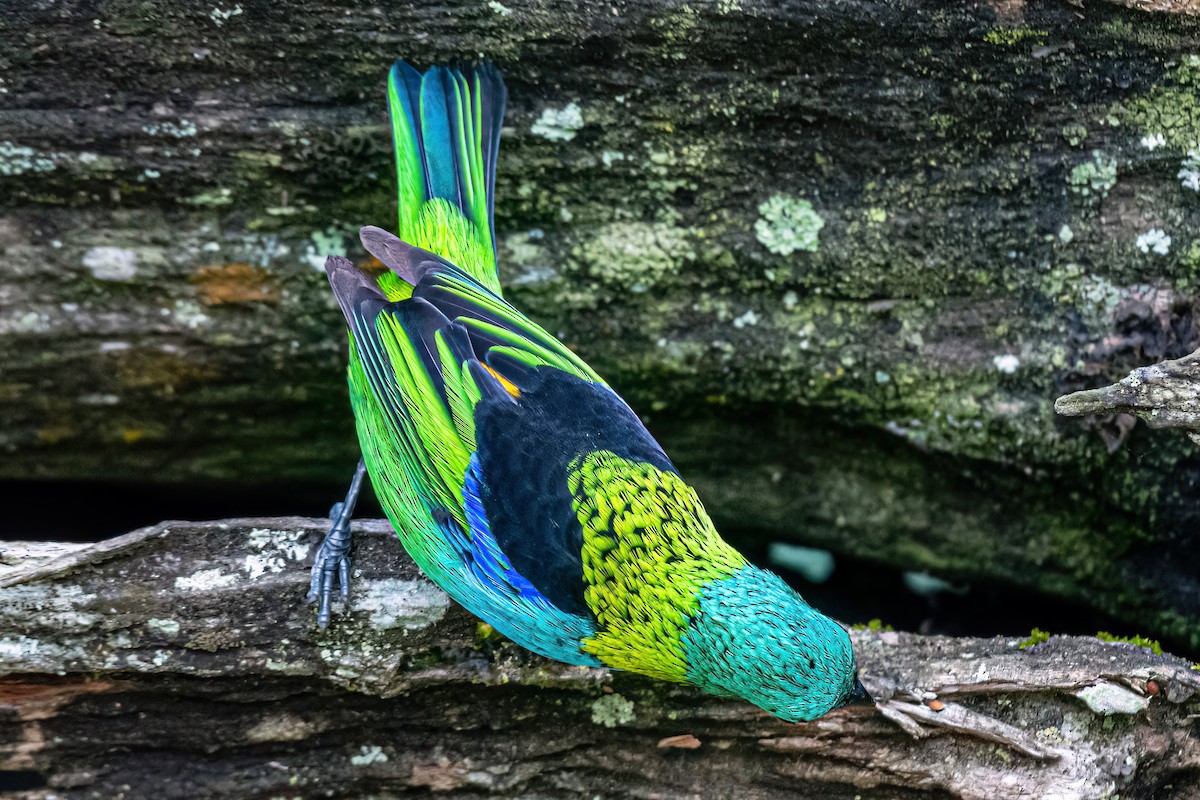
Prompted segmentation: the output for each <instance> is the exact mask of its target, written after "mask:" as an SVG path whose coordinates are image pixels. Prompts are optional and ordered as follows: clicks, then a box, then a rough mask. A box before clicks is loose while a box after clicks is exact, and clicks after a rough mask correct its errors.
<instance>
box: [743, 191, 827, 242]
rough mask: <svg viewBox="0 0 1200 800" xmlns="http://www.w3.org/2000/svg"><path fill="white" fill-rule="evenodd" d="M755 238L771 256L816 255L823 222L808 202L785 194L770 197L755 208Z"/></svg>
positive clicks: (823, 225)
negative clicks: (804, 252)
mask: <svg viewBox="0 0 1200 800" xmlns="http://www.w3.org/2000/svg"><path fill="white" fill-rule="evenodd" d="M758 213H759V214H760V215H761V216H760V218H759V219H758V221H757V222H755V223H754V235H755V236H756V237H757V238H758V241H759V242H761V243H762V245H763V247H765V248H767V249H768V250H770V251H771V252H772V253H775V254H776V255H781V256H789V255H791V254H792V253H794V252H796V251H797V250H803V251H806V252H809V253H815V252H817V248H818V247H819V246H820V233H821V229H822V228H823V227H825V220H824V219H822V218H821V215H820V214H818V213H817V212H816V211H815V210H814V209H813V204H812V203H811V202H809V201H808V200H802V199H800V198H797V197H791V196H789V195H785V194H776V195H772V196H771V198H770V199H769V200H767V201H766V202H765V203H763V204H761V205H760V206H759V207H758Z"/></svg>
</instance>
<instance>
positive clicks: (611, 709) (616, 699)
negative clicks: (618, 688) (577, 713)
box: [592, 694, 637, 728]
mask: <svg viewBox="0 0 1200 800" xmlns="http://www.w3.org/2000/svg"><path fill="white" fill-rule="evenodd" d="M633 708H634V707H633V701H632V700H629V699H627V698H625V697H622V696H621V695H619V694H606V695H604V696H603V697H600V698H598V699H597V700H596V702H594V703H592V722H594V723H596V724H597V725H603V726H604V727H606V728H615V727H616V726H618V725H625V724H626V723H629V722H633V721H634V720H635V719H637V714H635V713H634V710H633Z"/></svg>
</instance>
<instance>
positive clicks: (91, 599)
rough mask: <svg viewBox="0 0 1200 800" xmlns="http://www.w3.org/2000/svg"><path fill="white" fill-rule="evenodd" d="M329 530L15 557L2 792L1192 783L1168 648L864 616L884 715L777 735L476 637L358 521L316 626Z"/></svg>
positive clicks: (1191, 711)
mask: <svg viewBox="0 0 1200 800" xmlns="http://www.w3.org/2000/svg"><path fill="white" fill-rule="evenodd" d="M325 527H326V523H325V522H324V521H322V520H312V519H299V518H288V519H242V520H226V521H222V522H206V523H196V522H165V523H162V524H161V525H158V526H155V527H152V528H147V529H144V530H140V531H137V532H135V533H131V534H129V535H127V536H123V537H120V538H118V539H114V540H111V541H109V542H105V543H101V544H98V545H83V546H81V545H38V544H15V545H11V544H10V545H6V546H5V549H4V550H3V551H0V564H3V566H2V567H0V719H2V720H3V721H4V724H3V725H0V780H9V781H10V782H12V781H17V780H25V781H27V782H36V781H45V785H44V786H41V787H38V788H29V789H26V790H23V791H19V792H14V793H12V794H10V795H6V796H11V797H14V798H22V800H34V799H36V800H43V799H44V798H50V797H59V798H91V797H129V798H135V797H164V798H169V797H185V796H186V797H191V798H197V797H222V798H227V799H228V800H238V798H263V797H287V798H291V797H327V796H332V797H377V798H386V797H400V796H414V795H415V796H427V795H437V796H440V797H448V798H468V797H486V796H496V797H510V798H518V797H519V798H546V797H556V798H575V797H579V798H593V797H597V796H599V797H605V798H625V797H637V798H652V797H653V798H691V797H704V798H715V797H722V798H724V797H728V798H814V799H815V798H822V799H825V798H846V800H849V799H850V798H853V797H856V796H862V797H868V796H869V797H873V798H880V799H883V798H917V797H923V798H928V797H940V798H972V800H1002V799H1004V798H1028V797H1040V798H1060V800H1067V799H1068V798H1101V797H1105V798H1108V797H1116V796H1117V795H1119V796H1120V797H1123V798H1142V797H1144V798H1150V797H1154V798H1160V799H1162V798H1195V797H1198V796H1200V792H1198V791H1197V788H1196V787H1197V786H1198V785H1200V738H1198V737H1197V736H1196V734H1195V723H1194V718H1195V715H1196V713H1197V712H1198V711H1200V705H1198V703H1197V697H1198V695H1197V692H1198V691H1200V673H1197V672H1196V671H1194V670H1193V669H1192V668H1191V667H1192V665H1191V664H1189V663H1188V662H1186V661H1183V660H1181V659H1178V658H1174V657H1172V656H1156V655H1154V654H1152V653H1150V652H1149V651H1148V650H1144V649H1141V648H1138V647H1134V646H1132V645H1127V644H1110V643H1104V642H1101V641H1099V640H1096V639H1091V638H1067V637H1055V638H1052V639H1050V640H1049V641H1047V642H1044V643H1042V644H1037V645H1035V646H1029V647H1025V648H1024V649H1022V647H1021V643H1020V642H1019V640H1018V639H1004V638H997V639H951V638H944V637H932V638H931V637H920V636H915V635H910V634H899V633H884V632H870V631H860V632H858V633H856V640H857V647H858V650H859V653H860V658H861V664H862V668H863V680H864V682H865V683H866V684H867V686H868V687H869V688H870V689H871V691H872V692H873V693H874V694H875V696H876V698H877V699H878V700H879V707H878V710H871V709H844V710H841V711H838V712H836V713H833V714H830V715H828V716H827V717H826V718H824V719H822V720H820V721H817V722H814V723H810V724H803V725H789V724H785V723H781V722H778V721H776V720H773V719H771V718H769V717H767V716H766V715H764V714H762V713H761V712H758V711H757V710H755V709H753V708H752V707H750V706H748V705H746V704H743V703H739V702H733V701H723V700H716V699H713V698H708V697H705V696H703V695H700V694H699V693H697V692H695V691H693V690H690V689H686V688H682V687H677V686H672V685H668V684H662V683H655V682H652V681H649V680H643V679H640V678H638V677H637V676H632V675H627V674H619V673H610V672H608V671H605V670H600V669H588V668H578V667H567V666H563V665H560V664H555V663H550V662H547V661H544V660H542V659H539V658H537V657H534V656H532V655H530V654H529V653H527V652H525V651H523V650H521V649H520V648H518V647H516V646H514V645H512V644H511V643H507V642H505V641H501V640H499V639H498V638H497V637H495V636H494V635H491V636H489V635H487V634H486V632H485V631H482V630H480V629H479V628H478V627H477V625H476V622H475V621H474V619H473V618H471V617H470V616H469V615H467V614H466V613H465V612H464V611H462V610H461V609H460V608H458V607H457V606H455V605H453V604H452V603H451V602H450V601H449V599H448V598H447V597H446V596H445V595H444V594H442V592H441V591H440V590H439V589H437V588H436V587H435V586H433V585H432V584H430V583H428V582H427V581H426V580H425V579H424V578H423V577H422V576H421V575H420V573H419V571H418V570H417V568H416V567H415V565H413V564H412V562H411V561H409V560H408V558H407V556H406V555H405V554H404V551H403V549H402V548H401V547H400V546H399V544H398V543H397V542H396V541H395V540H394V537H393V536H392V534H391V533H390V530H389V528H388V526H387V524H386V523H385V522H365V523H360V524H359V525H357V526H356V536H357V544H356V548H355V552H354V556H355V562H354V568H355V585H354V589H353V594H352V598H351V601H350V603H349V605H348V607H344V608H339V609H337V613H335V617H334V623H333V625H332V626H331V627H330V628H329V629H328V630H326V631H320V630H318V629H317V627H316V625H315V620H314V612H313V609H312V608H311V607H309V606H306V605H304V604H303V602H302V598H303V595H304V592H305V589H306V585H307V569H306V566H307V564H308V563H309V561H310V560H311V553H312V552H313V551H315V549H316V545H317V544H318V543H319V541H320V537H321V535H322V534H323V532H324V530H325ZM935 696H936V700H937V702H933V698H934V697H935ZM937 703H941V704H942V705H941V709H940V710H935V708H936V707H937Z"/></svg>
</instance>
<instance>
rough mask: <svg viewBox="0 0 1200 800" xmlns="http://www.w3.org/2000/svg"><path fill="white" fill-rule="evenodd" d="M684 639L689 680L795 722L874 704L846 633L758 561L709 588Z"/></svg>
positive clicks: (702, 597)
mask: <svg viewBox="0 0 1200 800" xmlns="http://www.w3.org/2000/svg"><path fill="white" fill-rule="evenodd" d="M683 641H684V648H685V652H686V654H687V663H688V675H687V679H688V682H689V683H692V684H695V685H696V686H699V687H700V688H702V689H704V690H705V691H707V692H709V693H711V694H716V695H722V696H734V697H741V698H742V699H744V700H748V701H750V702H751V703H754V704H755V705H757V706H759V707H760V708H762V709H764V710H766V711H769V712H770V713H772V714H774V715H775V716H777V717H779V718H780V719H784V720H787V721H789V722H802V721H807V720H813V719H816V718H817V717H820V716H822V715H823V714H825V713H826V712H828V711H830V710H832V709H834V708H837V707H839V706H844V705H855V704H870V703H872V701H871V698H870V696H869V695H868V694H867V693H866V690H865V689H863V686H862V684H861V683H860V682H859V681H858V674H857V673H858V670H857V665H856V663H855V658H854V648H853V646H852V645H851V643H850V637H849V635H848V634H847V633H846V631H845V630H844V629H843V628H842V627H841V626H840V625H838V624H837V623H836V622H834V621H833V620H831V619H830V618H829V617H826V616H825V615H824V614H821V613H820V612H818V611H817V610H816V609H814V608H813V607H812V606H810V605H808V603H805V602H804V600H803V599H801V597H800V595H798V594H797V593H796V592H795V591H793V590H792V589H791V587H789V586H788V585H787V584H786V583H784V582H783V580H782V579H780V578H779V577H778V576H777V575H774V574H772V573H770V572H767V571H765V570H762V569H759V568H758V567H754V566H745V567H743V568H741V569H739V570H738V571H737V572H735V573H734V574H733V575H731V576H729V577H728V578H724V579H721V580H716V581H713V582H711V583H709V584H708V585H707V586H705V587H704V589H703V590H702V593H701V595H700V608H699V611H698V612H697V613H696V614H695V615H693V617H692V619H691V621H690V623H689V625H688V629H687V632H686V633H685V634H684V637H683Z"/></svg>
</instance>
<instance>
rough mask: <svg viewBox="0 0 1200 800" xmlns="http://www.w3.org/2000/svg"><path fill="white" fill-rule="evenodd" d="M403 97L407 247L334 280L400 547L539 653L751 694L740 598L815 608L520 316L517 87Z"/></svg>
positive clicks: (411, 86)
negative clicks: (509, 204) (516, 289)
mask: <svg viewBox="0 0 1200 800" xmlns="http://www.w3.org/2000/svg"><path fill="white" fill-rule="evenodd" d="M388 97H389V104H390V109H391V119H392V131H393V139H394V142H395V146H396V161H397V182H398V187H399V198H398V201H399V233H400V236H399V237H395V236H392V235H391V234H388V233H386V232H384V231H381V230H379V229H364V233H363V242H364V244H365V245H366V246H367V248H368V250H370V251H371V252H372V253H373V254H374V255H376V256H377V257H378V258H379V260H380V261H381V262H382V263H383V266H384V269H379V268H378V267H376V268H371V267H369V266H368V267H360V266H356V265H355V264H353V263H352V262H350V261H349V260H347V259H344V258H338V257H331V258H330V259H329V261H328V263H327V265H326V268H327V270H328V272H329V277H330V283H331V285H332V286H333V289H334V293H335V296H336V297H337V300H338V303H339V305H340V306H341V309H342V311H343V313H344V315H345V317H346V320H347V323H348V325H349V328H350V333H351V357H350V366H349V383H350V393H351V401H352V404H353V407H354V412H355V417H356V421H357V427H358V434H359V441H360V444H361V446H362V450H363V458H364V460H365V462H366V465H367V468H368V471H369V473H370V475H371V479H372V482H373V484H374V485H375V490H376V495H377V496H378V498H379V500H380V502H381V504H382V505H383V507H384V509H385V511H386V513H387V515H388V517H389V519H390V520H391V521H392V524H393V525H394V527H395V528H396V531H397V533H398V535H399V536H400V539H401V540H402V541H403V542H404V545H405V547H406V548H407V549H408V551H409V553H410V554H411V555H412V556H413V558H414V560H415V561H416V562H417V563H418V564H419V565H420V566H421V568H422V569H423V570H424V571H425V572H426V574H428V575H429V577H430V578H431V579H433V580H434V581H435V582H436V583H438V584H439V585H440V586H441V587H442V588H444V589H445V590H446V591H447V592H448V593H449V594H450V595H451V596H452V597H453V598H454V599H455V600H457V601H458V602H459V603H461V604H462V605H463V606H465V607H466V608H467V609H468V610H470V611H471V612H473V613H475V614H476V615H477V616H479V617H481V618H483V619H484V620H486V621H488V622H489V623H491V624H492V625H493V626H494V627H495V628H496V629H497V630H499V631H500V632H501V633H503V634H505V635H507V636H509V637H510V638H512V639H513V640H515V641H516V642H518V643H520V644H522V645H524V646H526V647H528V648H530V649H532V650H535V651H537V652H539V653H542V654H544V655H547V656H550V657H552V658H556V659H558V660H561V661H566V662H569V663H574V664H589V665H608V666H612V667H617V668H622V669H630V670H635V671H638V672H642V673H645V674H649V675H653V676H655V677H659V678H663V679H666V680H673V681H690V682H693V683H698V684H700V685H703V686H705V688H707V689H708V690H709V691H712V692H716V693H721V692H722V691H724V692H725V693H739V694H743V695H745V696H751V695H752V694H753V692H752V690H746V689H745V687H743V685H742V684H741V683H736V681H734V682H735V683H736V685H735V686H730V687H726V688H725V689H724V690H722V688H721V687H722V685H723V682H724V683H728V682H729V681H730V680H731V679H729V678H727V677H721V676H722V675H724V674H725V660H722V659H724V656H721V658H719V659H718V660H717V661H713V657H714V656H713V653H711V652H708V651H710V650H712V649H713V648H714V647H718V648H719V647H720V643H721V642H722V641H730V640H731V639H730V636H733V637H734V638H735V639H736V631H732V632H730V631H726V632H722V631H723V628H722V626H725V627H728V626H729V625H730V624H732V623H731V620H733V619H735V618H736V615H734V616H733V617H730V616H729V614H727V613H725V612H724V611H723V609H724V608H725V604H726V600H725V599H724V598H726V597H727V596H732V597H736V596H738V593H739V592H742V593H744V592H745V591H747V590H748V589H747V587H756V588H754V589H753V591H755V592H759V593H761V592H762V591H766V592H767V596H765V597H763V598H760V599H761V600H764V601H765V602H767V603H769V604H773V605H774V606H776V607H778V608H783V609H785V610H786V609H787V608H788V604H789V603H790V604H798V605H797V612H796V615H798V616H799V617H803V616H804V614H805V613H807V612H811V611H812V610H811V609H810V608H809V607H808V606H807V605H806V604H804V603H803V601H802V600H800V598H799V596H798V595H796V594H795V593H794V592H792V591H791V590H790V589H788V588H787V587H786V586H785V585H784V584H783V583H782V581H779V579H778V578H775V577H774V576H771V575H769V573H763V572H762V571H761V570H758V569H757V568H756V567H753V566H751V565H749V564H748V563H747V562H746V560H745V559H744V558H743V557H742V556H741V555H740V554H739V553H737V551H735V550H734V549H733V548H732V547H730V546H729V545H728V544H726V543H725V542H724V541H723V540H722V539H721V537H720V536H719V535H718V534H717V532H716V530H715V529H714V527H713V525H712V522H711V521H710V520H709V518H708V515H707V514H706V513H705V511H704V508H703V506H702V505H701V504H700V501H699V499H698V498H697V496H696V494H695V492H694V491H693V490H692V489H691V488H690V487H688V486H687V484H686V483H684V481H683V480H682V478H681V477H680V476H679V474H678V472H677V471H676V470H675V467H674V465H672V463H671V461H670V459H668V458H667V456H666V454H665V453H664V452H663V450H662V448H661V447H660V446H659V445H658V443H657V442H656V441H655V440H654V439H653V437H652V436H651V435H650V434H649V433H648V432H647V431H646V428H645V426H644V425H643V424H642V422H641V420H640V419H639V418H638V417H637V415H636V414H634V413H633V411H631V410H630V408H629V406H628V405H626V403H625V402H624V401H623V400H622V399H621V398H620V397H619V396H618V395H617V394H616V393H615V392H613V391H612V390H611V389H610V388H609V387H608V386H607V385H606V384H605V383H604V382H603V381H602V380H601V379H600V377H599V376H598V375H597V374H596V373H595V372H594V371H593V370H592V369H591V368H590V367H588V366H587V364H586V363H584V362H583V360H581V359H580V358H579V357H578V356H577V355H576V354H575V353H573V352H572V351H571V350H570V349H569V348H567V347H565V346H564V345H563V344H562V343H561V342H560V341H558V339H557V338H555V337H554V336H552V335H551V334H549V333H547V332H546V331H545V330H544V329H543V328H541V327H540V326H539V325H537V324H536V323H534V322H533V321H531V320H530V319H529V318H528V317H526V316H525V315H524V314H522V313H521V312H520V311H518V310H517V309H515V308H513V307H512V306H511V305H510V304H509V303H508V302H507V301H506V300H504V298H503V297H502V296H501V293H500V283H499V278H498V275H497V272H496V258H495V237H494V234H493V231H492V192H493V185H494V171H495V160H496V149H497V146H498V142H499V128H500V121H501V117H502V115H503V107H504V87H503V83H502V82H501V81H500V78H499V75H498V73H496V71H495V70H494V69H493V68H491V67H489V66H484V67H475V68H461V69H448V68H434V69H432V70H430V71H428V72H426V73H425V74H424V75H421V74H420V73H417V72H416V71H415V70H413V69H412V68H410V67H408V66H407V65H404V64H398V65H397V66H396V67H394V68H393V70H392V73H391V78H390V81H389V90H388ZM762 576H767V577H766V578H764V577H762ZM772 579H773V582H772ZM762 587H767V588H766V589H763V588H762ZM776 595H777V596H776ZM712 597H719V598H721V599H720V600H719V601H713V602H715V603H717V605H714V606H712V607H709V606H706V605H705V603H706V598H712ZM805 609H807V612H806V611H805ZM812 613H815V612H812ZM822 619H823V618H822ZM697 620H711V624H709V623H706V627H705V629H704V630H703V631H700V630H697V628H696V626H697V622H696V621H697ZM773 624H774V623H773ZM831 624H832V623H831ZM775 627H776V628H779V625H778V624H775ZM835 627H836V626H835ZM839 630H840V629H839ZM821 635H822V636H826V633H822V634H821ZM828 635H829V636H834V635H833V634H828ZM781 636H784V638H786V635H785V634H781ZM842 637H843V638H844V633H842ZM835 638H836V636H835ZM714 643H715V644H714ZM846 647H847V648H848V640H847V643H846ZM702 651H703V652H702ZM847 652H848V650H847ZM835 655H837V657H838V658H841V655H840V654H835ZM726 660H727V659H726ZM842 660H845V659H842ZM739 663H740V664H741V662H739ZM822 663H823V662H822ZM839 663H840V662H839ZM848 663H849V664H850V669H851V672H852V670H853V658H852V656H850V657H849V662H848ZM813 664H814V669H815V668H816V667H815V664H816V661H814V662H813ZM803 666H804V665H801V667H803ZM839 668H840V667H839ZM731 669H732V670H733V673H734V674H735V675H736V674H741V673H744V672H745V665H744V664H741V665H740V666H737V667H736V668H731ZM714 676H715V677H714ZM773 680H774V679H773ZM752 682H753V681H752ZM837 691H839V692H840V691H841V688H840V686H839V688H838V689H837ZM752 699H753V698H752ZM756 702H760V704H765V703H773V702H774V701H772V700H770V699H769V698H767V699H766V700H765V701H758V700H756ZM818 705H819V704H818ZM777 713H782V714H783V715H785V716H787V715H789V714H790V715H791V716H792V717H797V718H799V717H800V716H803V713H804V712H799V711H797V712H792V711H788V710H787V709H784V711H783V712H777Z"/></svg>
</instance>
